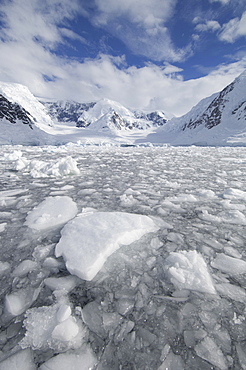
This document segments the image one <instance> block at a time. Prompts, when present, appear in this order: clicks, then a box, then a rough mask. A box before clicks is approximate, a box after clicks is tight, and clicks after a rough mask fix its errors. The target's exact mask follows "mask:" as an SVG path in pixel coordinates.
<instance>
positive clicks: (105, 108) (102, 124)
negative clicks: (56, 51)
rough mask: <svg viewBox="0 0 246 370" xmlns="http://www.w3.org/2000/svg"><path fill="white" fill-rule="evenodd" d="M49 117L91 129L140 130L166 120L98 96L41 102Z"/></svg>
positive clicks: (160, 115) (160, 123) (163, 115)
mask: <svg viewBox="0 0 246 370" xmlns="http://www.w3.org/2000/svg"><path fill="white" fill-rule="evenodd" d="M44 105H45V107H46V108H47V109H48V111H49V114H50V116H51V117H52V118H53V120H54V121H57V122H74V123H75V125H76V126H77V127H88V126H90V129H93V130H99V131H101V130H113V131H114V130H132V129H140V130H144V129H147V128H150V127H158V126H162V125H164V124H165V123H166V122H167V117H166V115H165V113H164V112H161V111H158V112H150V113H149V112H147V113H144V112H140V111H138V112H135V111H131V110H129V109H127V108H125V107H124V106H123V105H121V104H120V103H118V102H115V101H112V100H109V99H101V100H99V101H98V102H92V103H78V102H73V101H58V102H45V103H44Z"/></svg>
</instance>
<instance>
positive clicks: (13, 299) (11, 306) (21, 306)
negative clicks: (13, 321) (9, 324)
mask: <svg viewBox="0 0 246 370" xmlns="http://www.w3.org/2000/svg"><path fill="white" fill-rule="evenodd" d="M39 292H40V289H39V288H37V289H34V288H31V287H28V288H26V289H19V290H17V291H16V292H14V293H10V294H8V295H6V297H5V311H6V313H8V314H10V315H12V316H18V315H21V314H22V313H23V312H25V311H26V310H27V309H28V308H29V307H30V306H31V305H32V303H33V302H34V301H35V300H36V299H37V297H38V295H39Z"/></svg>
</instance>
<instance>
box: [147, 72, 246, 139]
mask: <svg viewBox="0 0 246 370" xmlns="http://www.w3.org/2000/svg"><path fill="white" fill-rule="evenodd" d="M149 140H150V141H152V140H153V141H154V142H166V143H171V144H175V145H192V144H200V145H245V144H246V71H245V72H243V73H242V74H241V75H240V76H239V77H237V78H236V79H235V80H234V81H233V82H232V83H231V84H230V85H228V86H227V87H225V88H224V89H223V90H222V91H220V92H218V93H215V94H213V95H212V96H210V97H208V98H205V99H203V100H201V101H200V102H199V103H198V104H197V105H196V106H195V107H193V108H192V109H191V111H190V112H188V113H187V114H185V115H184V116H182V117H179V118H173V119H171V120H170V121H169V122H168V123H167V124H166V125H165V126H164V127H163V128H160V129H159V130H158V131H157V132H156V134H154V135H150V137H149Z"/></svg>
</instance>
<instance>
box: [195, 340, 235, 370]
mask: <svg viewBox="0 0 246 370" xmlns="http://www.w3.org/2000/svg"><path fill="white" fill-rule="evenodd" d="M195 351H196V354H197V355H198V356H199V357H201V358H203V359H204V360H206V361H208V362H209V363H210V364H212V365H214V366H217V367H218V368H219V369H221V370H227V369H228V366H227V363H226V358H225V356H224V355H223V353H222V351H221V350H220V348H219V347H218V346H217V344H216V343H215V341H214V340H213V339H212V338H210V337H206V338H205V339H203V340H202V341H201V342H200V343H199V344H197V345H196V346H195Z"/></svg>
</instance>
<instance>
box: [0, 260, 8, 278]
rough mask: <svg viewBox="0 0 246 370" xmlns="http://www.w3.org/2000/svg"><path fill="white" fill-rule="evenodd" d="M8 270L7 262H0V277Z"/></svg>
mask: <svg viewBox="0 0 246 370" xmlns="http://www.w3.org/2000/svg"><path fill="white" fill-rule="evenodd" d="M8 270H10V264H9V263H8V262H2V261H0V276H1V275H3V274H5V273H6V272H7V271H8Z"/></svg>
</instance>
